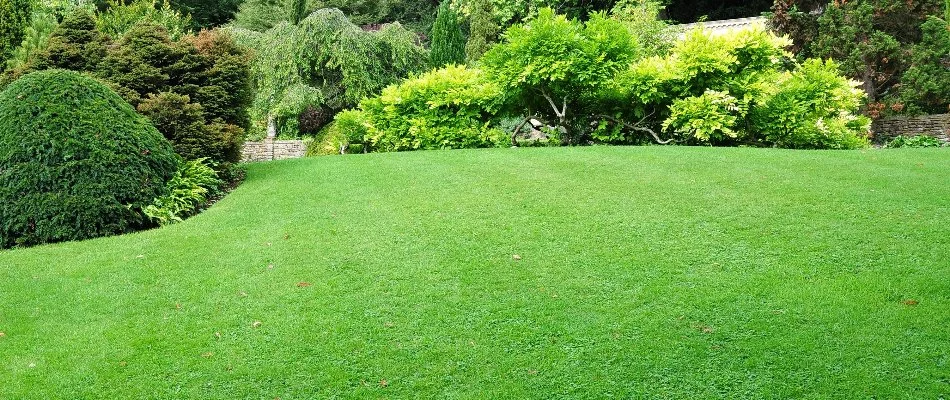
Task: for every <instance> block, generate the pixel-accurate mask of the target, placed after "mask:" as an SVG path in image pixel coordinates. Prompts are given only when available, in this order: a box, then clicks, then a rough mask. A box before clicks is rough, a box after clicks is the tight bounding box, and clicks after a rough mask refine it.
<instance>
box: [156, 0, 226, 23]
mask: <svg viewBox="0 0 950 400" xmlns="http://www.w3.org/2000/svg"><path fill="white" fill-rule="evenodd" d="M242 2H243V0H171V5H172V7H174V8H175V9H176V10H178V12H179V13H181V14H182V15H191V18H192V19H193V25H195V26H196V27H199V28H211V27H215V26H219V25H223V24H225V23H226V22H228V21H230V20H231V18H233V17H234V13H235V12H237V10H238V6H239V5H241V3H242Z"/></svg>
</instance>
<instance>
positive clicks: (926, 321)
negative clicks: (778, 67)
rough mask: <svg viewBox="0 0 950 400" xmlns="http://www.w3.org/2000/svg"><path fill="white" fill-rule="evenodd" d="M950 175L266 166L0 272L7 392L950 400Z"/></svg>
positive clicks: (418, 161) (676, 159)
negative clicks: (161, 218)
mask: <svg viewBox="0 0 950 400" xmlns="http://www.w3.org/2000/svg"><path fill="white" fill-rule="evenodd" d="M948 174H950V152H948V151H946V150H886V151H882V150H867V151H853V152H830V151H784V150H763V149H712V148H684V147H642V148H620V147H588V148H559V149H500V150H480V151H446V152H416V153H400V154H376V155H365V156H363V155H359V156H347V157H325V158H318V159H305V160H295V161H287V162H274V163H268V164H258V165H252V166H251V167H250V170H249V174H248V179H247V182H246V183H245V184H244V185H242V186H241V187H239V188H238V189H237V190H236V191H234V192H233V193H232V194H231V195H230V196H228V197H227V198H225V199H224V200H223V201H221V202H220V203H218V204H217V205H215V206H214V207H213V208H211V209H210V210H208V211H206V212H205V213H203V214H201V215H199V216H197V217H195V218H193V219H190V220H188V221H186V222H185V223H183V224H179V225H175V226H171V227H168V228H164V229H160V230H153V231H148V232H142V233H138V234H134V235H128V236H123V237H114V238H105V239H100V240H93V241H87V242H80V243H65V244H58V245H53V246H45V247H38V248H32V249H18V250H13V251H4V252H0V266H2V267H0V332H3V333H4V334H3V336H2V337H0V398H11V399H12V398H17V399H26V398H37V399H45V398H73V399H80V398H106V399H115V398H201V399H234V398H253V399H273V398H278V397H279V398H281V399H284V400H286V399H307V398H486V399H495V398H513V399H514V398H607V397H618V398H686V397H688V398H805V399H825V398H842V399H857V398H907V399H910V398H915V399H917V398H919V399H924V398H927V399H937V398H945V397H950V184H948V182H950V175H948ZM514 255H518V256H520V258H521V259H520V260H517V259H515V258H516V257H513V256H514Z"/></svg>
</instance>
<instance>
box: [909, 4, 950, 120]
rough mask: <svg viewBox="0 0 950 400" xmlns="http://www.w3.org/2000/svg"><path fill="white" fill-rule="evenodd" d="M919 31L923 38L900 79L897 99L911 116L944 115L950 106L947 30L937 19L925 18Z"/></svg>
mask: <svg viewBox="0 0 950 400" xmlns="http://www.w3.org/2000/svg"><path fill="white" fill-rule="evenodd" d="M948 10H950V7H948ZM920 29H921V30H922V31H923V37H922V39H921V41H920V43H918V44H917V45H915V46H914V49H913V52H911V57H910V68H908V69H907V71H906V72H905V73H904V75H903V76H901V84H900V99H901V101H902V102H903V104H904V106H905V110H906V111H908V112H911V113H934V114H939V113H946V112H947V111H948V105H950V69H948V68H947V57H948V56H950V30H948V29H947V22H946V21H944V20H942V19H940V18H937V17H930V18H928V19H927V22H925V23H924V24H923V25H921V27H920Z"/></svg>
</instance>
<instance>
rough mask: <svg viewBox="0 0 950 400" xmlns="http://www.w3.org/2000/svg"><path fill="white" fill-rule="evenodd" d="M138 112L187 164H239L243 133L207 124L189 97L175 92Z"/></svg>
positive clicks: (145, 103)
mask: <svg viewBox="0 0 950 400" xmlns="http://www.w3.org/2000/svg"><path fill="white" fill-rule="evenodd" d="M138 111H139V113H140V114H142V115H144V116H146V117H148V119H149V120H151V121H152V123H153V124H154V125H155V127H156V128H158V130H159V132H161V133H162V135H164V136H165V138H166V139H168V140H169V141H170V142H171V143H172V145H173V146H174V148H175V152H176V153H178V154H179V155H181V156H182V157H184V158H185V159H187V160H195V159H199V158H210V159H212V160H216V161H223V162H238V161H240V155H241V145H242V144H243V139H244V135H243V131H241V129H240V128H238V127H236V126H234V125H230V124H225V123H220V122H212V123H210V124H209V123H206V121H205V117H204V111H203V109H202V107H201V105H200V104H194V103H192V102H191V99H190V98H189V97H188V96H184V95H179V94H176V93H172V92H164V93H159V94H158V95H149V98H148V99H147V100H145V101H143V102H142V103H141V104H139V107H138Z"/></svg>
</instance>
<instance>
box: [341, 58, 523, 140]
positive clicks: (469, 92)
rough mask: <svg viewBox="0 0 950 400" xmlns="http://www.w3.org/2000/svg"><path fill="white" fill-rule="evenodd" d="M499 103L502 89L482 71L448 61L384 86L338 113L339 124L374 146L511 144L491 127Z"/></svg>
mask: <svg viewBox="0 0 950 400" xmlns="http://www.w3.org/2000/svg"><path fill="white" fill-rule="evenodd" d="M501 102H502V97H501V89H500V88H499V86H498V85H496V84H495V83H493V82H491V81H489V80H487V79H485V76H484V73H483V72H482V71H480V70H477V69H469V68H466V67H464V66H448V67H445V68H443V69H438V70H434V71H432V72H429V73H426V74H423V75H421V76H419V77H416V78H413V79H409V80H407V81H405V82H403V83H401V84H398V85H392V86H389V87H387V88H386V89H383V93H382V95H380V96H378V97H375V98H369V99H366V100H364V101H363V102H362V103H360V111H359V112H351V113H348V114H344V115H342V116H341V117H340V118H338V119H337V124H338V126H337V128H336V129H340V130H341V131H342V132H344V133H345V135H346V136H347V137H348V139H350V140H351V141H354V140H358V141H361V142H364V143H365V144H366V145H367V146H368V149H367V150H370V151H401V150H421V149H458V148H473V147H494V146H500V145H507V144H508V140H507V137H506V135H505V134H504V133H503V132H500V131H498V130H496V129H493V128H491V126H492V123H491V122H492V119H493V118H494V115H495V113H496V112H497V111H498V109H499V107H500V106H501ZM361 133H362V134H361ZM360 138H362V140H359V139H360Z"/></svg>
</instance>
